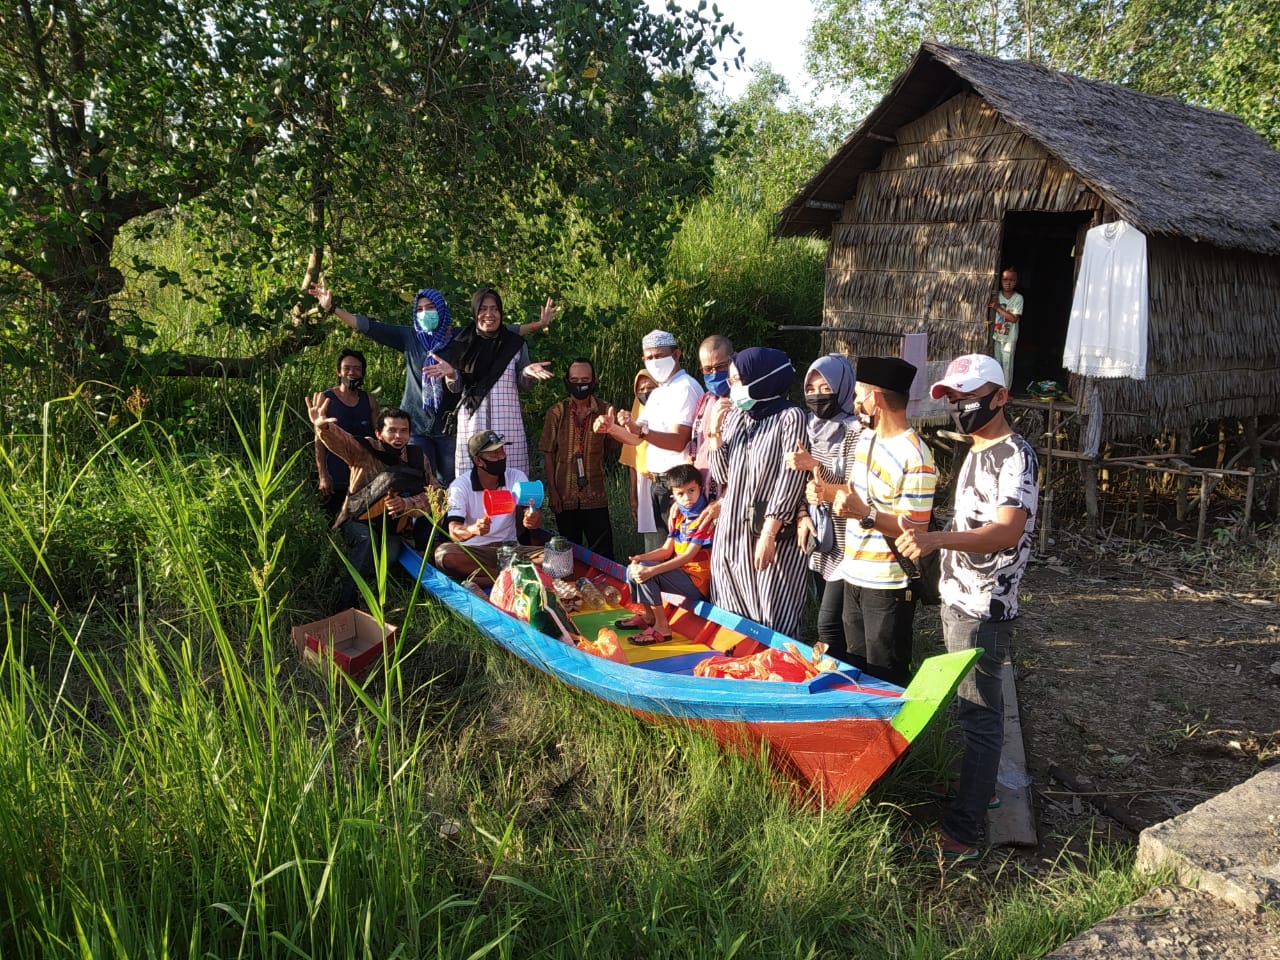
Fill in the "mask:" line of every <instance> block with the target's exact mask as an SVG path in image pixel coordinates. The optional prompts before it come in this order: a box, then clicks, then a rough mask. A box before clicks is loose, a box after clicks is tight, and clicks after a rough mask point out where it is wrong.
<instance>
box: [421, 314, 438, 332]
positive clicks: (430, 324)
mask: <svg viewBox="0 0 1280 960" xmlns="http://www.w3.org/2000/svg"><path fill="white" fill-rule="evenodd" d="M416 320H417V323H418V326H419V327H421V328H422V329H423V330H424V331H426V332H427V333H430V332H431V331H432V330H434V329H435V328H436V327H438V326H440V311H439V310H419V311H418V315H417V317H416Z"/></svg>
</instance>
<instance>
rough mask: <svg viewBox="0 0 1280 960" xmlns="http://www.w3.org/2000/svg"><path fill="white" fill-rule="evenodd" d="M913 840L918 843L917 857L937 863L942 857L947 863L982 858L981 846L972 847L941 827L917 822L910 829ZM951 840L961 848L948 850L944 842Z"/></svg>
mask: <svg viewBox="0 0 1280 960" xmlns="http://www.w3.org/2000/svg"><path fill="white" fill-rule="evenodd" d="M910 835H911V838H912V840H913V841H914V842H915V843H916V844H917V846H918V849H917V851H916V855H917V857H919V859H921V860H927V861H929V862H933V863H936V862H937V860H938V858H939V857H941V858H942V860H943V861H944V862H946V863H966V862H971V861H974V860H981V859H982V853H983V850H982V848H981V847H970V846H967V845H965V844H963V843H961V842H960V841H959V840H956V839H955V838H954V837H951V836H949V835H947V834H946V833H945V832H944V831H943V830H942V829H941V828H940V827H922V826H920V825H919V824H915V825H913V826H912V827H911V829H910ZM944 842H950V843H952V844H955V845H956V846H958V847H960V848H961V849H959V850H948V849H947V848H946V847H944V846H943V845H942V844H943V843H944Z"/></svg>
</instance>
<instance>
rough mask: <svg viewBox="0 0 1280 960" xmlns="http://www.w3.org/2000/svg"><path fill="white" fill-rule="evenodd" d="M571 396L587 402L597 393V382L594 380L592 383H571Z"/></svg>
mask: <svg viewBox="0 0 1280 960" xmlns="http://www.w3.org/2000/svg"><path fill="white" fill-rule="evenodd" d="M568 386H569V396H571V397H573V399H575V400H585V399H587V397H589V396H591V395H592V394H593V393H595V392H596V382H595V381H594V380H592V381H591V382H590V383H570V384H569V385H568Z"/></svg>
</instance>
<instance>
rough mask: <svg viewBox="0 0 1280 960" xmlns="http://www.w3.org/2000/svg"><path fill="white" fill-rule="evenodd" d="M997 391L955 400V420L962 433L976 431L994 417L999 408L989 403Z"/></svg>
mask: <svg viewBox="0 0 1280 960" xmlns="http://www.w3.org/2000/svg"><path fill="white" fill-rule="evenodd" d="M999 392H1000V391H998V390H997V391H995V392H994V393H988V394H987V395H986V396H985V397H974V398H972V399H970V400H957V401H955V406H956V422H957V423H958V424H960V430H961V431H962V432H963V433H968V434H973V433H976V432H977V431H979V430H981V429H982V428H983V427H985V426H986V425H987V424H988V423H990V422H991V421H992V420H994V419H995V417H996V414H998V413H999V412H1000V408H999V407H993V406H992V405H991V404H992V403H993V402H994V401H995V398H996V393H999Z"/></svg>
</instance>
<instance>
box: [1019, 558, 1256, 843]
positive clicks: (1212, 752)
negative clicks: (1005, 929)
mask: <svg viewBox="0 0 1280 960" xmlns="http://www.w3.org/2000/svg"><path fill="white" fill-rule="evenodd" d="M1273 535H1274V534H1273ZM1188 566H1191V567H1197V566H1198V567H1199V569H1200V571H1201V572H1200V573H1199V575H1197V574H1196V573H1194V572H1191V570H1190V569H1188ZM1250 567H1252V569H1253V571H1254V572H1253V573H1252V574H1249V573H1248V572H1246V571H1247V570H1248V569H1249V568H1250ZM1242 568H1243V569H1242ZM1257 571H1258V568H1257V567H1256V566H1254V565H1243V564H1242V565H1241V567H1236V565H1234V564H1232V563H1231V562H1230V551H1229V550H1228V551H1222V560H1221V561H1220V562H1210V563H1207V564H1206V563H1205V562H1204V561H1203V558H1201V560H1200V561H1199V562H1198V563H1196V564H1191V565H1186V564H1182V565H1180V564H1178V563H1177V562H1176V558H1172V559H1171V558H1170V557H1159V558H1158V559H1157V560H1156V561H1152V560H1151V559H1150V556H1147V557H1146V558H1143V557H1142V554H1141V552H1140V551H1139V552H1137V553H1135V552H1133V551H1131V550H1124V549H1113V550H1107V549H1106V548H1105V547H1103V548H1100V547H1098V546H1097V545H1096V544H1092V543H1086V542H1085V541H1083V540H1075V539H1074V538H1072V537H1071V536H1070V535H1069V534H1067V535H1065V536H1059V537H1058V538H1057V542H1056V544H1055V545H1054V547H1053V548H1052V549H1051V550H1050V551H1049V554H1048V555H1047V556H1043V557H1040V558H1038V559H1037V560H1036V561H1034V562H1033V565H1032V567H1031V569H1030V570H1029V571H1028V574H1027V576H1026V578H1025V580H1024V582H1023V599H1022V618H1021V620H1020V621H1019V624H1018V628H1017V634H1016V637H1015V640H1014V649H1013V662H1014V665H1015V670H1016V674H1015V676H1016V681H1017V689H1018V702H1019V707H1020V711H1021V719H1022V726H1023V738H1024V744H1025V748H1026V753H1027V765H1028V771H1029V773H1030V775H1031V776H1032V778H1033V779H1034V786H1033V788H1032V789H1033V791H1034V796H1035V805H1036V814H1037V817H1038V821H1039V829H1040V839H1041V844H1042V848H1044V847H1046V846H1052V845H1053V840H1052V838H1053V837H1055V836H1058V837H1060V836H1062V835H1064V834H1067V835H1070V834H1078V833H1079V831H1080V828H1082V827H1084V826H1086V825H1087V823H1086V821H1093V822H1094V823H1096V824H1097V826H1099V827H1101V828H1103V830H1104V832H1107V833H1111V834H1112V835H1113V836H1116V838H1117V839H1119V838H1121V837H1123V836H1124V835H1125V833H1126V832H1127V833H1130V834H1135V835H1136V832H1137V831H1139V830H1140V829H1142V828H1145V827H1147V826H1149V825H1151V824H1153V823H1158V822H1159V821H1161V820H1166V819H1168V818H1169V817H1173V816H1176V815H1178V814H1180V813H1183V812H1185V811H1187V810H1189V809H1191V808H1192V807H1194V806H1196V805H1197V804H1199V803H1200V802H1202V801H1203V800H1205V799H1207V798H1208V797H1210V796H1213V795H1214V794H1216V793H1219V792H1221V791H1223V790H1227V789H1229V788H1231V787H1233V786H1235V785H1236V784H1238V783H1241V782H1243V781H1244V780H1246V779H1248V778H1249V777H1250V776H1252V775H1253V774H1254V773H1256V772H1257V771H1258V770H1259V769H1260V768H1262V767H1264V766H1267V765H1269V764H1272V763H1275V762H1277V760H1280V595H1278V591H1277V589H1276V587H1277V583H1278V582H1280V581H1278V580H1277V578H1276V577H1275V571H1274V569H1272V568H1267V569H1264V571H1263V575H1261V576H1259V574H1258V572H1257ZM1117 825H1118V827H1117ZM1059 843H1060V841H1059Z"/></svg>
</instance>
